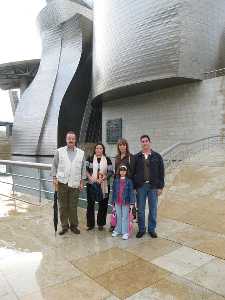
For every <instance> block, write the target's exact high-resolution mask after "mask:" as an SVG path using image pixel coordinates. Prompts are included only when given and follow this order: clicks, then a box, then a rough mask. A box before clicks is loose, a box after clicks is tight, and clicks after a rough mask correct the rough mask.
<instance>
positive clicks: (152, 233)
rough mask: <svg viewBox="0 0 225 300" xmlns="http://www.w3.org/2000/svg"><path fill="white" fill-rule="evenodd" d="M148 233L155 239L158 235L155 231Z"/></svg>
mask: <svg viewBox="0 0 225 300" xmlns="http://www.w3.org/2000/svg"><path fill="white" fill-rule="evenodd" d="M149 235H150V236H151V237H152V238H153V239H156V238H157V237H158V235H157V233H156V232H155V231H152V232H149Z"/></svg>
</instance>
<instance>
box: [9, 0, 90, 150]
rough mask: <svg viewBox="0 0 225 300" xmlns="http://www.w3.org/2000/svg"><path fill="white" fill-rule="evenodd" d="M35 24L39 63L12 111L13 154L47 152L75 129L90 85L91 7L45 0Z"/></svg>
mask: <svg viewBox="0 0 225 300" xmlns="http://www.w3.org/2000/svg"><path fill="white" fill-rule="evenodd" d="M38 23H39V28H40V32H41V37H42V44H43V51H42V57H41V63H40V67H39V70H38V73H37V75H36V77H35V78H34V80H33V82H32V83H31V85H30V86H29V87H28V89H27V90H26V91H25V92H24V94H23V96H22V98H21V100H20V102H19V104H18V107H17V110H16V114H15V121H14V126H13V154H21V155H52V154H53V151H54V149H56V148H57V146H58V145H57V140H58V141H60V142H61V144H62V143H63V142H64V138H65V133H66V131H68V130H75V131H77V132H79V130H80V126H81V123H82V116H83V114H84V110H85V105H86V102H87V99H88V96H89V93H90V89H91V67H92V66H91V62H90V57H91V48H92V11H91V10H90V9H89V8H87V7H85V6H81V5H80V4H78V3H75V2H71V1H68V0H58V1H49V3H48V5H47V7H45V8H44V9H43V10H42V11H41V13H40V15H39V17H38ZM84 69H85V71H86V75H87V76H86V80H83V79H84V74H83V70H84ZM81 79H82V82H83V84H81ZM71 83H73V84H71ZM76 88H77V89H76ZM76 91H77V92H76ZM71 98H72V99H71ZM61 111H63V114H62V113H61ZM62 115H63V116H62ZM76 115H78V116H79V117H77V118H76ZM60 135H63V137H62V136H60ZM61 144H59V145H61Z"/></svg>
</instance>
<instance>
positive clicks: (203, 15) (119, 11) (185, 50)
mask: <svg viewBox="0 0 225 300" xmlns="http://www.w3.org/2000/svg"><path fill="white" fill-rule="evenodd" d="M221 12H222V13H221ZM223 31H224V1H223V0H218V1H216V3H214V2H213V1H211V0H151V1H149V0H142V1H140V0H123V1H121V0H107V1H105V0H96V1H95V2H94V44H93V89H94V91H93V94H94V97H98V96H103V97H102V98H103V99H106V98H118V97H122V96H127V95H129V94H132V95H133V94H135V93H144V92H146V91H149V90H153V89H156V88H163V87H167V86H171V85H175V84H178V83H184V82H186V81H190V80H200V79H202V78H203V73H204V71H207V70H208V69H211V68H215V66H217V65H218V64H217V63H216V60H217V57H218V51H219V45H220V43H221V41H223V42H224V38H223V36H224V32H223ZM209 37H210V40H211V44H209V43H210V41H209ZM212 45H214V49H213V47H212ZM220 47H221V46H220ZM220 65H221V62H220ZM222 65H223V66H224V61H223V62H222Z"/></svg>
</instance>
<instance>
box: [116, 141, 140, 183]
mask: <svg viewBox="0 0 225 300" xmlns="http://www.w3.org/2000/svg"><path fill="white" fill-rule="evenodd" d="M134 163H135V161H134V156H133V154H131V153H130V150H129V145H128V142H127V140H125V139H119V140H118V142H117V155H116V159H115V176H116V175H118V170H119V167H120V166H121V165H123V166H126V167H127V177H128V178H130V179H133V174H134Z"/></svg>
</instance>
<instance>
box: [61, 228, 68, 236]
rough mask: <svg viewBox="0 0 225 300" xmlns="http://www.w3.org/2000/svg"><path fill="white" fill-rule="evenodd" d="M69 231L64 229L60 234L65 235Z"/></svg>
mask: <svg viewBox="0 0 225 300" xmlns="http://www.w3.org/2000/svg"><path fill="white" fill-rule="evenodd" d="M67 231H68V229H67V228H64V229H62V230H61V231H60V232H59V235H64V234H65V233H66V232H67Z"/></svg>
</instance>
